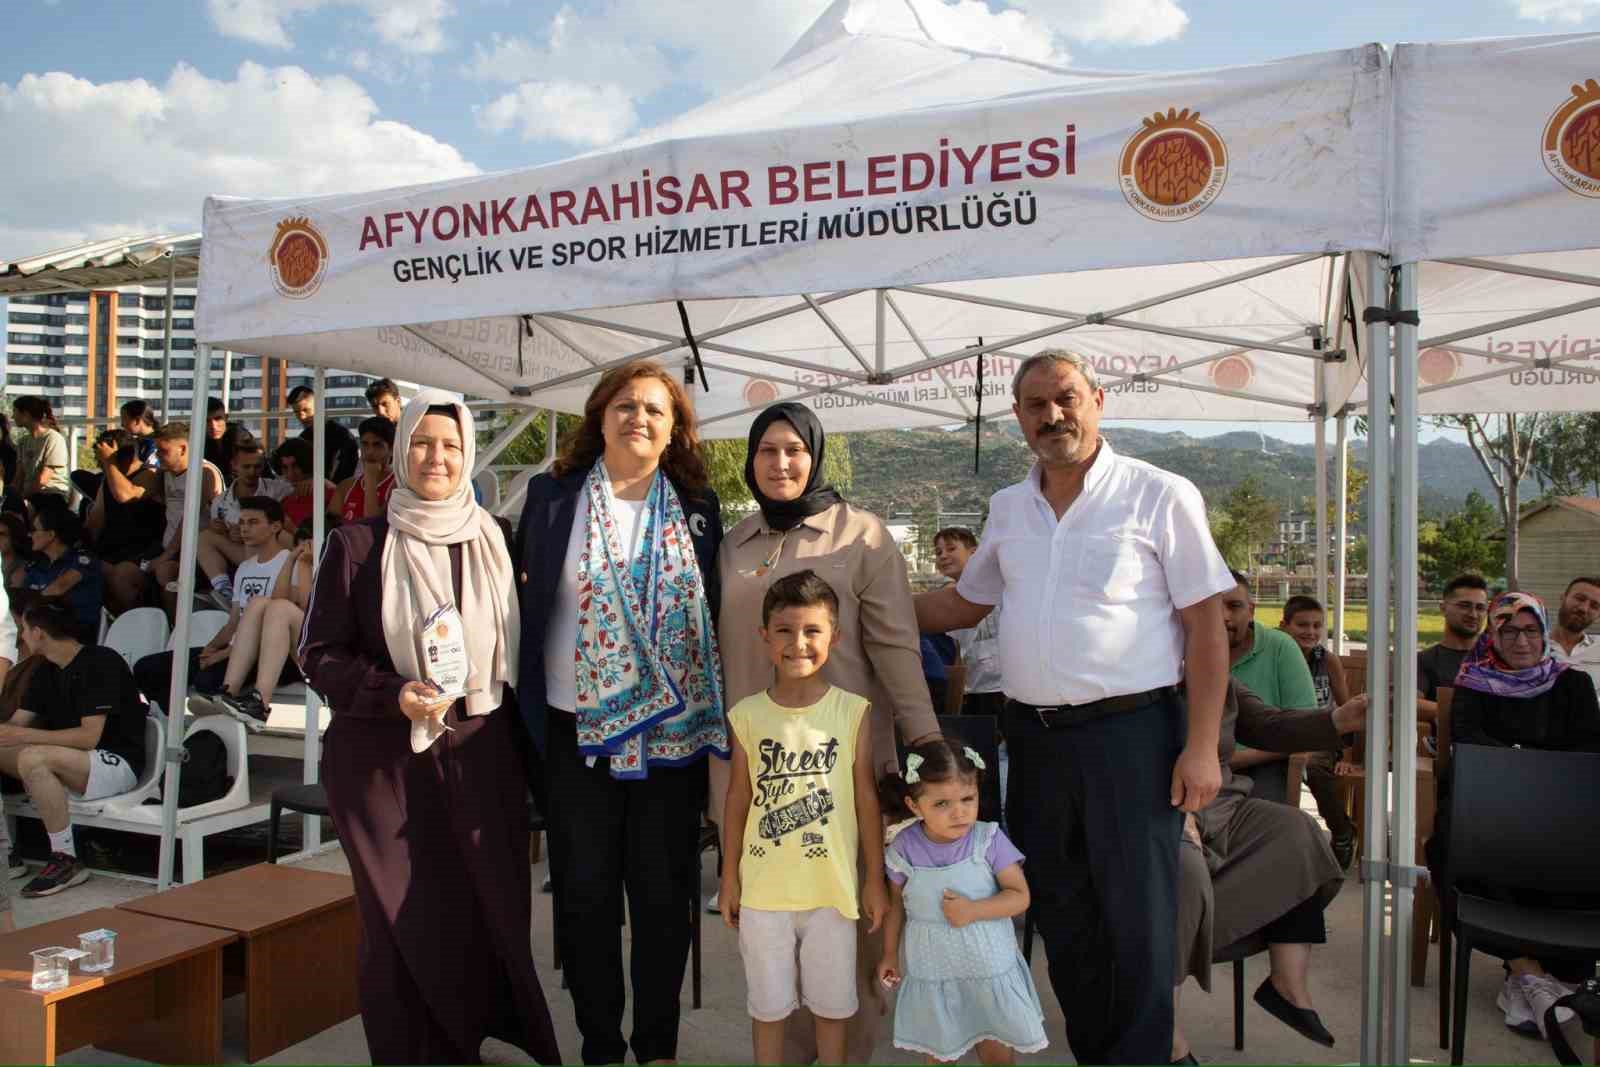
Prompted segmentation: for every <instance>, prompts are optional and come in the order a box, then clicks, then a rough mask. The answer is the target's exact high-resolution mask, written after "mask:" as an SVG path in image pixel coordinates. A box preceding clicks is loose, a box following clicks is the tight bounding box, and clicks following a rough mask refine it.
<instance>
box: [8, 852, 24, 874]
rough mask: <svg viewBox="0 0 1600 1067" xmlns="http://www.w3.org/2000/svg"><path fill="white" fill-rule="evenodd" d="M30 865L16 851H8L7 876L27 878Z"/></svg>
mask: <svg viewBox="0 0 1600 1067" xmlns="http://www.w3.org/2000/svg"><path fill="white" fill-rule="evenodd" d="M27 876H28V865H27V864H26V863H23V862H22V859H21V857H19V856H18V855H17V854H16V853H15V852H8V853H6V877H7V878H11V879H17V878H26V877H27Z"/></svg>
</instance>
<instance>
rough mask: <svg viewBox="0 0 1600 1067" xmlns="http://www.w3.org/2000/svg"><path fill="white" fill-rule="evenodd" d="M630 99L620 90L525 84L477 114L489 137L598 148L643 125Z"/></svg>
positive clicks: (561, 83) (559, 83) (568, 84)
mask: <svg viewBox="0 0 1600 1067" xmlns="http://www.w3.org/2000/svg"><path fill="white" fill-rule="evenodd" d="M638 121H639V116H638V113H637V112H635V110H634V107H633V101H632V100H631V99H630V98H629V96H628V94H627V93H626V92H625V91H624V90H623V89H621V88H620V87H618V86H615V85H582V84H579V83H577V82H570V81H554V82H545V81H533V82H523V83H522V84H521V85H519V86H517V87H516V88H515V89H514V90H512V91H511V92H509V93H506V94H504V95H503V96H501V97H499V98H498V99H496V100H495V101H493V102H492V103H490V104H488V105H487V106H485V107H483V108H481V109H479V111H478V125H479V126H481V127H482V128H483V129H485V130H488V131H489V132H490V133H505V132H506V131H507V130H512V129H515V130H516V131H517V132H518V133H519V134H520V135H521V137H522V139H523V140H524V141H565V142H567V143H569V144H576V145H585V146H588V147H593V148H598V147H600V146H601V145H606V144H610V143H611V142H612V141H615V140H618V139H619V138H621V137H622V136H623V135H624V134H626V133H627V132H628V131H630V130H632V129H633V127H634V126H635V125H637V124H638Z"/></svg>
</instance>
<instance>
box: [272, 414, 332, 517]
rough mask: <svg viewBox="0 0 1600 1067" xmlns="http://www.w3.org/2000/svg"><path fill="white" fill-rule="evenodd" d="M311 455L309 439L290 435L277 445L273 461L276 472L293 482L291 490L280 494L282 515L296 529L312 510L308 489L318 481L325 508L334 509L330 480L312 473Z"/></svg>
mask: <svg viewBox="0 0 1600 1067" xmlns="http://www.w3.org/2000/svg"><path fill="white" fill-rule="evenodd" d="M312 458H313V451H312V447H311V442H310V441H307V440H306V439H304V438H302V437H294V438H290V439H289V440H287V441H285V442H284V443H283V444H281V445H279V446H278V453H277V456H276V463H275V464H274V465H275V466H276V467H277V468H278V476H279V477H281V478H282V479H283V480H284V481H286V482H289V483H290V484H291V485H293V486H294V492H292V493H290V494H289V495H288V496H286V497H284V498H283V518H284V522H285V523H286V524H287V525H288V527H289V528H290V529H298V528H299V526H300V524H301V523H303V522H305V521H306V520H307V519H309V518H311V512H312V511H313V510H315V508H316V500H315V498H313V497H312V495H311V492H312V488H313V486H314V485H315V484H316V483H318V482H320V483H321V484H322V492H323V496H324V499H325V501H326V507H327V510H328V511H332V510H333V483H332V482H330V481H328V480H327V479H325V478H313V477H312V475H311V469H312Z"/></svg>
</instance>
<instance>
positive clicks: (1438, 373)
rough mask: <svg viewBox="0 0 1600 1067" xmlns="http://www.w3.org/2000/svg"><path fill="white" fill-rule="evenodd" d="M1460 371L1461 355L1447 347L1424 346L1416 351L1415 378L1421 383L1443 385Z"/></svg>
mask: <svg viewBox="0 0 1600 1067" xmlns="http://www.w3.org/2000/svg"><path fill="white" fill-rule="evenodd" d="M1460 373H1461V356H1460V354H1459V353H1457V352H1455V351H1454V350H1452V349H1449V348H1424V349H1423V350H1422V351H1421V352H1419V353H1417V378H1418V379H1419V380H1420V381H1421V382H1422V384H1423V385H1443V384H1444V383H1445V382H1448V381H1450V380H1452V379H1453V378H1455V376H1456V375H1457V374H1460Z"/></svg>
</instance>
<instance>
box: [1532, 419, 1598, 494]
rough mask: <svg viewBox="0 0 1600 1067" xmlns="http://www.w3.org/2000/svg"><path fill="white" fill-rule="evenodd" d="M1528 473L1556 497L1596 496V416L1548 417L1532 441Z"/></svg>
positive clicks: (1541, 486)
mask: <svg viewBox="0 0 1600 1067" xmlns="http://www.w3.org/2000/svg"><path fill="white" fill-rule="evenodd" d="M1532 470H1533V476H1534V478H1535V479H1536V480H1537V481H1538V483H1539V486H1540V488H1542V489H1544V490H1546V491H1548V492H1550V493H1553V494H1555V495H1556V496H1585V495H1588V494H1591V493H1592V494H1594V495H1596V496H1600V412H1588V413H1585V414H1581V415H1552V416H1551V417H1550V419H1549V422H1548V423H1547V424H1546V425H1545V426H1544V427H1543V429H1542V431H1541V432H1540V433H1539V435H1538V436H1536V437H1535V438H1534V439H1533V461H1532Z"/></svg>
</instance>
